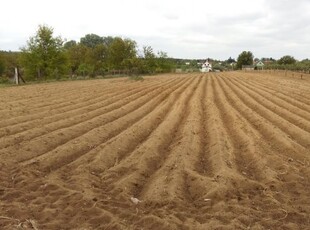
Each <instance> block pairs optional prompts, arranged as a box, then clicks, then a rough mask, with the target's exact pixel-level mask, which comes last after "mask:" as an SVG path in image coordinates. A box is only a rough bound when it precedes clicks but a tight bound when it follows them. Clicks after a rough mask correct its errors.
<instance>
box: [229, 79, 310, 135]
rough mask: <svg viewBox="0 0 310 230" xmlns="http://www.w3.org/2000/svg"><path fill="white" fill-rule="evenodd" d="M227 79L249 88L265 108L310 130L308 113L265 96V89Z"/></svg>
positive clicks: (271, 96)
mask: <svg viewBox="0 0 310 230" xmlns="http://www.w3.org/2000/svg"><path fill="white" fill-rule="evenodd" d="M229 80H231V81H233V82H235V84H238V85H242V86H243V87H244V89H245V88H246V89H249V90H251V94H252V95H253V96H254V97H255V98H256V99H257V100H258V101H260V102H261V104H262V105H263V106H264V107H265V108H267V109H269V110H272V111H274V112H275V113H276V114H278V115H279V116H281V117H283V118H285V119H286V120H287V121H289V122H291V123H292V124H294V125H296V126H298V127H299V128H301V129H303V130H305V131H307V132H310V113H307V112H305V111H304V110H300V109H299V108H296V107H294V106H291V105H290V104H288V103H287V102H284V101H281V100H277V98H276V97H274V96H273V95H268V94H267V95H268V96H265V95H264V94H266V91H263V92H262V91H259V90H258V89H257V88H253V87H250V86H249V85H246V84H245V83H243V82H240V81H238V80H232V79H229ZM248 92H249V91H248Z"/></svg>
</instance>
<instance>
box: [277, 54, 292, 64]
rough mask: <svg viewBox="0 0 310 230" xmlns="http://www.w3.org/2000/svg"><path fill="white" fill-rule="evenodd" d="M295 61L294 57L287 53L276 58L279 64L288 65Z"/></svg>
mask: <svg viewBox="0 0 310 230" xmlns="http://www.w3.org/2000/svg"><path fill="white" fill-rule="evenodd" d="M295 63H296V60H295V58H294V57H292V56H289V55H286V56H283V57H281V58H280V59H279V60H278V64H280V65H290V64H295Z"/></svg>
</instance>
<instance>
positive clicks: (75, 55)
mask: <svg viewBox="0 0 310 230" xmlns="http://www.w3.org/2000/svg"><path fill="white" fill-rule="evenodd" d="M16 66H19V67H20V69H21V70H22V72H23V75H24V77H25V78H26V79H27V80H46V79H59V78H62V77H64V76H70V77H72V76H89V77H94V76H98V75H101V76H104V75H106V74H109V73H111V72H113V71H114V72H115V71H116V70H117V71H118V72H119V73H122V72H125V73H127V74H155V73H164V72H170V71H172V70H173V69H174V63H173V61H172V59H171V58H169V57H168V55H167V53H165V52H162V51H160V52H158V53H155V52H154V50H153V48H152V47H151V46H144V47H143V49H142V51H139V50H138V46H137V43H136V42H135V41H134V40H132V39H129V38H121V37H112V36H107V37H101V36H99V35H96V34H87V35H85V36H84V37H82V38H81V39H80V41H74V40H71V41H65V40H64V39H62V38H61V37H60V36H54V34H53V28H51V27H49V26H47V25H40V26H39V28H38V30H37V32H36V34H35V35H34V36H32V37H30V38H29V40H28V41H27V44H26V45H25V46H24V47H22V48H21V51H20V52H5V51H2V52H0V76H7V77H9V76H12V74H13V71H14V70H13V69H14V67H16Z"/></svg>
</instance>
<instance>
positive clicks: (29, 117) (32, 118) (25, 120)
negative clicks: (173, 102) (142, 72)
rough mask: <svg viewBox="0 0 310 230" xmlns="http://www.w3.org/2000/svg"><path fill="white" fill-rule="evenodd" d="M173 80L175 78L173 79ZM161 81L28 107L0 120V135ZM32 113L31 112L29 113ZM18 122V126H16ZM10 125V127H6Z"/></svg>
mask: <svg viewBox="0 0 310 230" xmlns="http://www.w3.org/2000/svg"><path fill="white" fill-rule="evenodd" d="M172 81H173V80H172ZM160 85H161V83H157V84H151V85H150V84H146V85H143V86H140V87H135V88H133V89H129V90H128V88H127V89H126V88H125V89H123V90H121V91H120V92H118V91H117V89H111V91H112V92H111V93H108V94H106V93H103V94H101V93H100V96H99V97H96V98H93V97H90V98H88V100H86V101H85V100H82V101H81V100H78V101H76V103H73V102H72V101H70V102H69V103H66V104H65V106H63V105H58V104H57V103H55V107H51V106H48V108H47V110H43V111H42V109H40V110H38V113H32V111H31V110H30V109H28V108H27V114H26V115H25V114H24V115H22V116H21V117H18V116H14V117H13V118H12V116H11V119H3V120H2V121H1V122H0V126H1V128H2V129H0V135H2V136H3V135H5V134H8V135H11V134H14V133H17V132H20V131H24V130H25V129H27V128H28V127H31V126H32V124H33V123H34V122H50V121H49V120H50V118H51V119H55V118H56V119H57V117H59V119H61V118H65V117H68V116H72V114H77V113H82V112H84V111H85V110H86V111H89V110H92V106H94V107H95V108H96V107H97V108H100V107H102V106H105V104H106V103H109V101H110V100H112V101H116V100H119V99H124V98H125V97H127V96H130V95H134V94H135V93H136V94H139V93H140V94H141V89H144V90H145V91H147V89H148V88H152V87H153V88H154V87H156V86H160ZM56 107H57V108H56ZM29 113H30V114H29ZM14 124H16V127H15V126H14ZM7 126H9V127H10V129H4V128H5V127H7Z"/></svg>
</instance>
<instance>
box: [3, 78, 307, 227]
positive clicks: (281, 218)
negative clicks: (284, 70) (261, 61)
mask: <svg viewBox="0 0 310 230" xmlns="http://www.w3.org/2000/svg"><path fill="white" fill-rule="evenodd" d="M0 104H1V107H0V167H1V171H0V229H309V227H310V77H309V76H304V77H303V79H299V78H298V77H292V76H285V75H284V74H282V75H281V74H273V73H244V72H232V73H210V74H186V75H162V76H157V77H146V78H145V80H144V81H141V82H140V81H139V82H136V81H131V80H128V79H112V80H92V81H76V82H65V83H63V82H62V83H49V84H37V85H29V86H20V87H10V88H2V89H0Z"/></svg>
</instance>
